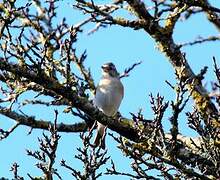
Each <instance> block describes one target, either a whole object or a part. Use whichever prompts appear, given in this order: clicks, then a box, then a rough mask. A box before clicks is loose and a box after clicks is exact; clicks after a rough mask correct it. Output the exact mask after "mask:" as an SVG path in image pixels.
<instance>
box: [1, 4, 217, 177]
mask: <svg viewBox="0 0 220 180" xmlns="http://www.w3.org/2000/svg"><path fill="white" fill-rule="evenodd" d="M18 1H19V0H18ZM20 1H21V0H20ZM0 2H1V0H0ZM69 2H71V1H69ZM95 2H98V1H95ZM99 2H102V1H99ZM212 2H214V0H213V1H212ZM19 3H20V2H19ZM60 4H65V5H64V7H62V8H61V9H59V13H58V18H62V17H66V18H67V21H68V22H69V23H70V24H75V23H77V22H80V21H82V20H83V19H84V16H83V15H82V13H81V12H79V11H76V10H74V9H73V8H71V7H70V4H69V3H68V1H62V2H60ZM60 7H61V5H60ZM218 7H219V8H220V3H218ZM92 27H93V26H92V25H88V26H86V30H85V31H84V32H83V33H81V34H80V35H79V37H78V42H77V43H76V47H77V53H78V54H80V53H82V52H83V51H84V50H85V49H86V50H87V55H88V57H87V60H86V66H87V67H90V68H91V72H92V75H93V77H94V79H95V82H96V83H97V82H98V81H99V78H100V76H101V70H100V66H101V65H102V64H103V63H105V62H108V61H112V62H114V63H115V65H116V67H117V68H118V70H119V71H120V72H122V71H123V70H124V69H125V68H127V67H129V66H130V65H132V64H133V63H134V62H137V61H140V60H141V61H143V63H142V64H141V65H139V66H137V67H136V68H135V69H134V70H133V71H132V72H131V73H130V76H129V77H127V78H124V79H123V80H122V81H123V84H124V87H125V97H124V99H123V102H122V104H121V106H120V112H121V113H122V115H123V116H125V117H128V118H129V117H131V116H130V114H129V113H130V112H133V113H136V112H138V111H139V109H143V114H144V116H145V118H146V119H152V118H153V117H152V111H151V109H150V103H149V94H150V93H153V95H156V94H157V93H158V92H160V94H161V95H163V96H165V100H167V101H168V100H174V98H175V94H174V92H173V91H172V90H171V89H170V88H169V86H168V85H167V84H166V83H165V80H168V81H170V82H171V83H173V84H174V83H175V77H174V73H173V69H172V66H171V65H170V64H169V62H168V60H167V59H166V58H165V56H164V55H163V54H161V53H160V52H159V51H158V50H157V48H156V44H155V42H154V41H153V39H152V38H151V37H150V36H149V35H148V34H146V33H145V32H144V31H142V30H138V31H134V30H132V29H129V28H121V27H119V26H111V27H108V28H102V29H100V30H99V31H98V32H96V33H95V34H92V35H90V36H88V35H87V32H88V30H89V29H91V28H92ZM174 32H175V33H174V39H175V42H177V43H183V42H188V41H193V40H194V39H195V38H197V37H198V36H199V35H200V36H202V37H207V36H209V35H217V34H219V32H218V31H217V30H216V28H215V27H214V26H213V25H211V24H210V23H209V22H208V21H207V19H206V17H205V15H204V14H197V15H195V16H193V17H192V18H190V19H189V20H188V21H186V22H178V23H177V26H176V28H175V31H174ZM219 45H220V42H215V43H212V42H211V43H206V44H201V45H195V46H187V47H185V48H183V52H186V57H187V59H188V61H189V64H190V65H191V66H192V68H193V70H194V72H195V73H199V71H200V69H201V68H203V67H204V66H209V69H208V73H207V75H206V81H205V82H207V84H208V87H210V85H209V84H210V81H211V80H212V79H213V77H214V74H213V72H212V69H213V66H212V63H213V62H212V56H215V57H216V59H217V61H218V62H219V64H220V54H219V52H220V51H219ZM30 96H33V94H31V93H29V94H24V95H23V96H22V97H20V98H21V99H22V98H23V99H26V98H28V97H30ZM21 99H20V100H21ZM187 107H188V109H185V110H184V112H187V111H188V110H190V109H191V107H190V106H187ZM15 110H16V109H15ZM58 110H60V114H59V116H58V121H59V122H67V123H72V122H74V121H76V119H70V118H69V117H67V116H66V115H62V113H61V112H62V111H61V109H58ZM23 111H24V112H25V113H27V114H30V115H31V114H33V115H35V116H36V118H45V119H48V120H52V119H53V118H54V113H53V108H50V110H47V111H45V108H44V107H43V108H42V107H39V106H37V108H35V109H33V107H32V106H27V107H25V108H23ZM169 117H170V112H169V111H167V113H165V117H164V120H163V124H164V127H165V129H166V130H167V131H169V128H170V123H169ZM13 123H14V122H13V121H11V120H9V119H8V118H6V117H4V116H2V115H0V127H3V128H8V127H10V126H11V125H12V124H13ZM28 131H29V128H27V127H23V126H21V127H19V128H17V129H16V130H15V132H14V133H13V134H11V135H10V136H9V137H8V138H7V139H5V140H3V141H0V152H1V153H0V177H7V178H9V179H10V178H12V173H11V172H10V171H9V169H10V167H11V165H12V163H13V162H17V163H18V164H19V165H20V168H19V172H20V175H22V176H24V177H27V176H26V174H27V173H30V174H32V175H33V176H39V175H41V173H40V171H39V170H38V169H37V168H36V167H34V164H36V161H35V160H34V159H33V158H31V157H30V156H26V155H24V154H26V151H25V149H33V150H34V149H37V148H38V141H37V137H42V131H40V130H33V132H32V134H31V135H27V133H28ZM180 131H181V133H183V134H185V135H190V136H195V135H196V134H194V133H193V132H192V131H191V130H189V128H187V125H186V119H185V115H184V113H183V114H182V115H181V121H180ZM108 132H111V131H110V130H109V131H108ZM60 135H61V140H60V143H59V148H58V154H57V159H56V160H57V161H56V167H57V168H58V169H59V170H60V171H58V172H62V173H61V175H63V177H64V179H70V177H71V175H70V174H69V172H68V171H66V170H65V169H64V168H62V167H59V162H60V160H61V159H62V158H64V159H65V160H66V161H67V162H68V163H69V164H71V165H73V167H78V169H80V168H81V167H82V166H79V163H78V161H77V160H75V159H74V158H73V156H74V154H75V153H76V147H77V146H79V145H80V144H81V142H80V141H79V134H66V133H60ZM107 147H109V148H108V149H109V152H108V155H109V156H111V158H112V159H113V160H114V162H115V163H116V167H117V168H118V169H119V170H121V171H127V170H129V169H130V168H129V162H128V160H127V159H126V158H124V157H123V155H122V153H121V152H120V151H119V150H118V149H117V147H116V143H115V142H114V141H113V140H112V139H111V137H109V136H108V137H107ZM109 162H110V161H109ZM126 162H128V163H126ZM107 167H110V163H109V164H108V166H107ZM109 178H110V177H107V176H103V177H102V178H100V179H109ZM119 178H120V180H123V179H127V178H125V177H119V176H116V177H115V178H114V179H119Z"/></svg>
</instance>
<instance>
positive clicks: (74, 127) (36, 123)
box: [0, 106, 87, 132]
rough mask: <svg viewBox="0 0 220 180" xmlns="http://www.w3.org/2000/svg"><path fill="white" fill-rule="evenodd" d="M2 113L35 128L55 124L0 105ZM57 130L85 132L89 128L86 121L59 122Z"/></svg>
mask: <svg viewBox="0 0 220 180" xmlns="http://www.w3.org/2000/svg"><path fill="white" fill-rule="evenodd" d="M0 113H1V114H2V115H4V116H7V117H9V118H11V119H13V120H14V121H16V122H17V123H19V125H25V126H29V127H31V128H35V129H45V130H48V129H49V127H50V126H53V123H52V122H50V121H45V120H36V119H35V117H33V116H27V115H21V114H19V113H17V112H14V111H10V110H9V109H7V108H4V107H1V106H0ZM57 130H58V131H59V132H84V131H86V130H87V125H86V123H84V122H80V123H75V124H63V123H60V124H57Z"/></svg>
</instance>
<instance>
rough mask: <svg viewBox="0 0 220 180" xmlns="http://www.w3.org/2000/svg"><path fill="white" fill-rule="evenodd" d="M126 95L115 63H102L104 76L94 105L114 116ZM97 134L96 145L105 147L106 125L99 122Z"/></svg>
mask: <svg viewBox="0 0 220 180" xmlns="http://www.w3.org/2000/svg"><path fill="white" fill-rule="evenodd" d="M123 96H124V87H123V85H122V83H121V81H120V75H119V73H118V71H117V69H116V68H115V65H114V64H113V63H111V62H110V63H106V64H103V65H102V78H101V80H100V81H99V84H98V86H97V88H96V94H95V98H94V105H95V106H96V107H98V108H99V110H100V111H102V112H103V113H104V114H105V115H107V116H109V117H113V116H114V115H115V114H116V113H117V112H118V108H119V106H120V104H121V101H122V98H123ZM97 125H98V127H97V134H96V137H95V141H94V146H95V147H97V146H101V148H102V149H105V129H106V127H105V126H104V125H103V124H101V123H99V122H97Z"/></svg>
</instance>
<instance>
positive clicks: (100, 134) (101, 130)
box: [93, 122, 106, 149]
mask: <svg viewBox="0 0 220 180" xmlns="http://www.w3.org/2000/svg"><path fill="white" fill-rule="evenodd" d="M105 135H106V126H104V125H102V124H101V123H99V122H98V127H97V133H96V137H95V140H94V143H93V144H94V147H98V146H100V147H101V148H102V149H105Z"/></svg>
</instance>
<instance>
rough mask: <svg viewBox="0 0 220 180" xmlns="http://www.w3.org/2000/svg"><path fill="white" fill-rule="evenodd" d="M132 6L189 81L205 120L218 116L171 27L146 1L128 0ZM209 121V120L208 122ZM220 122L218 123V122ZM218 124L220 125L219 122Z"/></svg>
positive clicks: (162, 48) (189, 87)
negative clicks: (164, 25)
mask: <svg viewBox="0 0 220 180" xmlns="http://www.w3.org/2000/svg"><path fill="white" fill-rule="evenodd" d="M127 2H128V3H129V4H130V6H131V7H132V8H133V9H134V10H135V12H136V14H137V15H138V17H139V18H141V19H143V18H144V20H145V22H146V23H147V26H146V27H145V28H144V29H145V31H146V32H148V33H149V34H150V35H151V36H152V37H153V38H154V39H155V40H156V42H157V44H158V48H159V50H160V51H161V52H163V53H164V54H165V55H166V56H167V58H168V60H169V62H170V63H171V64H172V66H173V68H174V70H175V71H176V72H177V74H179V75H178V77H181V78H183V79H185V80H187V81H188V86H187V89H188V91H189V92H191V94H192V97H193V99H194V101H195V104H196V107H197V109H198V110H199V112H200V113H201V114H202V116H203V119H204V120H208V119H209V117H210V116H211V117H213V116H214V117H216V116H217V109H216V108H215V105H214V104H213V103H212V102H211V100H210V98H209V97H208V93H207V91H206V89H205V88H204V87H203V86H202V84H201V83H200V82H198V81H196V79H197V78H196V75H195V74H194V72H193V71H192V69H191V67H190V66H189V64H188V63H187V61H186V59H185V56H184V55H183V53H182V52H181V51H180V49H179V47H178V46H177V45H176V44H175V42H174V41H173V38H172V36H171V34H170V33H169V32H170V30H169V29H165V28H162V27H161V26H159V25H158V23H157V22H154V19H153V17H152V16H151V15H150V14H149V13H148V12H147V10H146V8H145V6H144V3H143V2H142V1H140V0H127ZM212 122H213V125H216V122H217V119H213V121H212ZM206 123H207V122H206ZM217 124H218V123H217ZM217 126H220V125H219V124H218V125H217Z"/></svg>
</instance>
